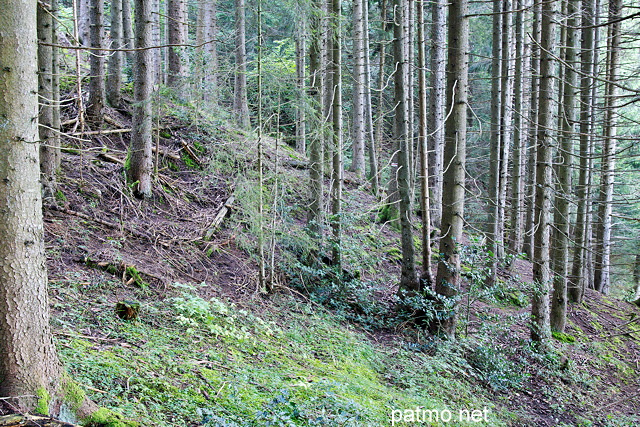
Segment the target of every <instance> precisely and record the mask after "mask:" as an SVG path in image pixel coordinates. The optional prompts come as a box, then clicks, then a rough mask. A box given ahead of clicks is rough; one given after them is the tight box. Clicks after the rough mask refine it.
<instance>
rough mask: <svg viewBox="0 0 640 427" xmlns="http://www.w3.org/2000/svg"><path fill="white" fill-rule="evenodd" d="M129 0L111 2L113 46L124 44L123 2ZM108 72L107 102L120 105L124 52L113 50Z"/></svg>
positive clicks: (113, 105)
mask: <svg viewBox="0 0 640 427" xmlns="http://www.w3.org/2000/svg"><path fill="white" fill-rule="evenodd" d="M123 1H124V2H126V1H128V0H113V1H112V2H111V48H112V49H120V48H121V47H122V45H123V43H122V41H123V37H122V2H123ZM110 55H111V56H109V62H108V64H107V65H108V72H107V102H109V105H111V106H112V107H118V106H120V102H121V100H122V96H121V94H120V90H121V88H122V52H118V51H116V52H111V53H110Z"/></svg>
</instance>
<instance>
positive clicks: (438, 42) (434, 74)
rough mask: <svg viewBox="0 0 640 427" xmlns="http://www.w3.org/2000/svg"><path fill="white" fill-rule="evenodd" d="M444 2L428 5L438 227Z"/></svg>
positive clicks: (436, 222) (432, 159) (431, 181)
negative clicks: (429, 12)
mask: <svg viewBox="0 0 640 427" xmlns="http://www.w3.org/2000/svg"><path fill="white" fill-rule="evenodd" d="M446 18H447V3H446V2H445V1H443V0H434V1H433V2H432V3H431V21H432V23H431V91H430V95H429V96H430V101H429V102H430V108H429V117H430V118H429V122H430V127H429V131H428V145H429V153H430V154H429V185H430V188H431V196H432V197H431V200H433V202H434V203H432V204H431V221H432V223H433V226H434V227H436V228H438V227H440V220H441V217H442V204H441V201H442V171H443V166H442V156H443V150H444V117H445V110H444V107H445V103H446V100H445V90H446V88H445V82H446V45H447V42H446V31H447V20H446Z"/></svg>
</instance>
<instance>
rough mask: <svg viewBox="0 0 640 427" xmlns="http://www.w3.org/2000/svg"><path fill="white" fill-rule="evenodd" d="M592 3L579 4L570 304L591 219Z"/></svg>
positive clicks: (581, 283)
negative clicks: (577, 159)
mask: <svg viewBox="0 0 640 427" xmlns="http://www.w3.org/2000/svg"><path fill="white" fill-rule="evenodd" d="M594 24H595V2H594V0H583V2H582V24H581V26H582V27H583V29H582V42H581V66H580V70H581V77H580V166H579V176H578V185H577V187H576V198H577V205H578V211H577V213H576V226H575V229H576V233H575V242H576V243H575V249H574V257H573V263H572V269H571V276H570V278H569V285H568V286H569V290H568V291H569V301H571V302H573V303H580V302H582V298H583V296H584V288H585V285H586V282H587V277H588V275H589V274H588V271H587V269H586V264H587V263H586V260H587V256H588V254H589V253H590V248H589V245H588V243H587V232H588V229H589V227H588V224H589V222H590V221H589V216H590V209H589V206H590V203H589V200H590V193H591V191H590V190H589V187H590V186H591V171H592V165H591V163H592V160H591V157H592V154H593V136H592V134H593V108H594V96H593V94H594V93H593V87H594V79H593V76H594V73H595V63H594V57H595V55H594V54H595V52H594V49H595V31H596V28H593V26H594Z"/></svg>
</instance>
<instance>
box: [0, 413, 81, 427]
mask: <svg viewBox="0 0 640 427" xmlns="http://www.w3.org/2000/svg"><path fill="white" fill-rule="evenodd" d="M0 426H2V427H80V426H78V425H77V424H69V423H65V422H62V421H58V420H55V419H53V418H51V417H37V416H35V415H27V414H14V415H4V416H1V417H0Z"/></svg>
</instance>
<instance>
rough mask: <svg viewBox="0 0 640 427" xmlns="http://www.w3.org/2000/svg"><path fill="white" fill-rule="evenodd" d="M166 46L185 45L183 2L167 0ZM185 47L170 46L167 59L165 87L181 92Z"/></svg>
mask: <svg viewBox="0 0 640 427" xmlns="http://www.w3.org/2000/svg"><path fill="white" fill-rule="evenodd" d="M167 12H168V15H169V19H167V28H168V40H167V41H168V44H169V45H184V44H186V43H187V19H188V17H187V3H186V1H185V0H167ZM186 54H187V49H186V47H179V46H170V47H169V49H168V58H167V63H168V66H167V86H169V87H171V88H174V89H176V91H177V92H178V93H180V92H181V90H182V89H183V86H184V84H185V82H184V80H185V77H186V65H187V58H186Z"/></svg>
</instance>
